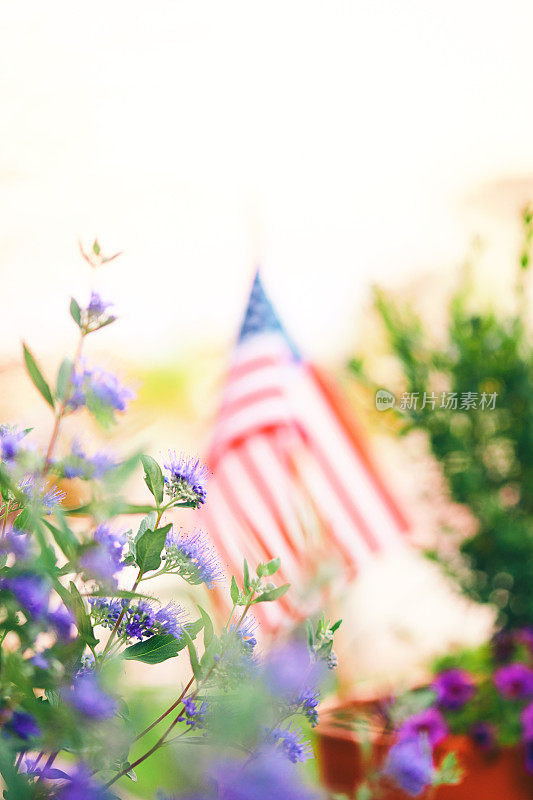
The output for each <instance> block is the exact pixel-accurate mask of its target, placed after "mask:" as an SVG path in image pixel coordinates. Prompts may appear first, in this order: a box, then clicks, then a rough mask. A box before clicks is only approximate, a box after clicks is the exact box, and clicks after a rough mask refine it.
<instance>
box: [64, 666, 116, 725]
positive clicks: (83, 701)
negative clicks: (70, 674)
mask: <svg viewBox="0 0 533 800" xmlns="http://www.w3.org/2000/svg"><path fill="white" fill-rule="evenodd" d="M64 697H65V700H66V701H67V702H68V703H69V704H70V705H71V706H72V707H73V708H75V709H76V710H77V711H79V712H80V714H83V715H84V716H85V717H90V718H91V719H95V720H99V719H109V718H110V717H112V716H113V715H114V714H115V711H116V709H117V704H116V702H115V700H114V699H113V698H112V697H110V696H109V695H108V694H107V693H106V692H104V690H103V689H102V688H101V687H100V684H99V683H98V679H97V677H96V675H95V673H94V672H89V671H83V672H81V673H78V674H77V675H76V676H75V677H74V679H73V681H72V685H71V686H70V687H69V689H68V690H66V691H65V692H64Z"/></svg>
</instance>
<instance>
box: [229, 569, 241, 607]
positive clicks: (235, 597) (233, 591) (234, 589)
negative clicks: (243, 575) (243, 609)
mask: <svg viewBox="0 0 533 800" xmlns="http://www.w3.org/2000/svg"><path fill="white" fill-rule="evenodd" d="M230 595H231V599H232V601H233V603H234V604H235V605H237V603H238V602H239V597H240V596H241V593H240V591H239V587H238V585H237V581H236V580H235V575H232V576H231V587H230Z"/></svg>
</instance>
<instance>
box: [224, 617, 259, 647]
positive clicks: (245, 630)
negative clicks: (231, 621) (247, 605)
mask: <svg viewBox="0 0 533 800" xmlns="http://www.w3.org/2000/svg"><path fill="white" fill-rule="evenodd" d="M230 630H231V631H232V632H235V634H236V635H237V637H238V639H239V641H240V642H241V644H242V645H243V647H244V648H245V649H246V651H247V652H248V654H249V655H252V654H253V651H254V648H255V647H256V645H257V637H256V633H257V620H255V619H254V618H253V617H251V616H247V617H246V619H244V620H243V622H242V623H241V624H240V625H239V627H237V626H236V624H235V625H232V627H231V628H230Z"/></svg>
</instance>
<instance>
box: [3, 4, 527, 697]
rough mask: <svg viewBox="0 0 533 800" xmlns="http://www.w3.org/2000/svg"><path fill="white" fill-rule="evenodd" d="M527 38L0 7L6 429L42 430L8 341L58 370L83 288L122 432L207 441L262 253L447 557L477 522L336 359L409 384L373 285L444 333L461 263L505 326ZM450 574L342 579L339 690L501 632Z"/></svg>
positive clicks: (520, 32) (509, 13)
mask: <svg viewBox="0 0 533 800" xmlns="http://www.w3.org/2000/svg"><path fill="white" fill-rule="evenodd" d="M532 25H533V8H532V6H531V4H530V3H527V2H525V0H524V2H518V1H517V0H511V2H509V3H507V4H506V8H505V14H503V13H502V8H501V7H499V6H497V5H490V4H487V3H482V2H478V0H471V2H469V3H467V4H465V3H464V2H456V1H455V0H452V1H451V2H449V3H447V4H446V8H445V9H444V8H443V7H442V6H437V5H436V4H431V3H427V2H422V1H421V2H401V3H398V2H389V1H388V0H387V1H385V2H379V3H375V2H373V3H371V2H353V1H352V2H342V1H341V0H339V2H335V3H322V2H314V0H306V2H303V1H302V2H300V0H294V1H293V2H275V1H274V2H269V3H268V4H266V3H257V2H250V1H249V0H246V1H243V2H232V1H230V2H225V3H219V2H214V0H213V1H212V2H188V1H187V2H180V1H179V0H158V2H157V3H156V4H146V3H140V2H133V3H132V2H128V3H126V2H122V0H117V1H116V2H114V3H112V4H110V3H104V2H100V0H95V2H93V3H91V4H90V5H87V6H83V7H82V6H80V5H79V4H73V3H69V2H66V0H65V2H62V1H61V2H60V1H59V0H51V2H48V3H46V4H42V3H37V2H19V3H17V4H10V5H5V6H4V7H3V9H2V11H1V30H2V47H1V48H0V64H1V69H2V75H3V80H2V82H1V86H0V100H1V102H0V108H1V112H0V114H1V116H2V125H1V132H0V136H1V147H0V215H1V219H2V226H1V229H0V287H1V289H0V296H1V312H0V421H6V422H10V423H16V424H19V425H22V426H35V427H36V428H38V429H40V430H41V432H42V433H41V434H39V433H36V434H35V436H36V440H38V437H39V435H42V436H43V439H44V438H46V437H47V436H48V428H47V425H49V424H50V420H49V419H48V418H47V417H46V409H44V408H42V407H41V406H42V404H41V403H40V401H39V398H38V397H37V395H36V394H35V393H34V392H33V390H32V388H31V387H30V385H29V383H28V380H27V378H26V376H25V374H24V371H23V368H22V364H21V347H20V340H21V339H24V340H25V341H27V342H28V344H29V345H30V346H31V347H32V350H33V352H34V353H35V354H36V355H37V356H38V358H39V361H40V363H41V364H42V365H43V368H44V369H45V371H48V370H49V371H50V373H51V372H52V370H55V369H56V368H57V365H58V363H59V361H60V359H61V357H62V355H63V353H64V352H68V351H71V350H72V349H73V347H74V346H75V330H74V326H73V325H72V321H71V320H70V319H69V316H68V303H69V298H70V296H71V295H74V296H76V297H78V298H79V299H80V300H83V299H84V298H88V295H89V292H90V290H91V289H92V288H96V289H98V290H99V291H100V292H101V293H102V295H103V296H105V297H106V298H109V299H113V300H114V302H115V311H116V313H117V314H118V315H119V316H120V323H119V324H117V325H113V326H111V327H110V329H109V330H108V331H106V332H105V334H104V335H103V336H102V337H101V338H98V337H96V339H97V342H96V344H95V345H94V344H92V343H91V346H92V347H96V349H95V350H93V351H92V352H91V353H90V355H91V357H94V358H95V359H96V358H97V359H98V360H99V361H100V362H103V363H104V365H106V366H107V367H109V368H112V369H114V370H115V371H117V372H118V373H119V374H120V375H121V377H122V378H124V380H126V382H129V383H130V384H133V385H135V386H136V388H137V394H138V397H137V400H136V402H135V403H134V405H133V406H132V412H131V413H130V414H129V417H128V419H127V420H126V421H125V422H124V423H123V424H121V425H120V426H119V428H118V433H117V434H116V435H115V436H114V441H115V442H117V441H118V447H119V448H122V449H123V450H124V451H126V450H130V449H134V448H135V447H142V446H143V445H146V443H148V442H149V443H150V447H151V448H152V449H153V450H154V452H157V451H158V449H159V448H165V447H167V448H168V447H169V446H170V447H176V448H178V449H180V450H181V449H183V450H185V451H188V452H192V453H198V454H200V455H201V454H203V453H204V452H205V448H206V446H207V443H208V442H209V439H210V433H211V431H212V426H213V420H214V415H215V413H216V409H217V407H218V403H219V397H220V389H221V387H222V385H223V381H224V376H225V373H226V369H227V365H228V359H229V355H230V352H231V349H232V347H233V344H234V341H235V337H236V334H237V331H238V327H239V324H240V320H241V317H242V314H243V311H244V308H245V304H246V301H247V296H248V293H249V290H250V286H251V282H252V279H253V275H254V271H255V268H256V266H257V265H258V264H261V268H262V276H263V281H264V284H265V286H266V288H267V290H268V292H269V294H270V296H271V298H272V300H273V301H274V303H275V306H276V308H277V310H278V312H279V314H280V316H281V318H282V319H283V321H284V323H285V325H286V327H287V329H288V330H289V331H290V333H291V335H292V337H293V338H294V340H295V341H296V342H297V343H298V346H299V347H300V349H301V350H302V352H303V353H304V354H305V356H306V357H307V358H308V359H309V360H311V361H313V362H314V363H318V364H320V365H322V366H324V367H326V368H327V370H328V371H329V372H330V373H332V374H333V375H335V377H336V379H337V380H338V382H339V383H340V384H341V385H342V386H343V389H344V391H345V392H346V393H347V395H348V397H349V399H350V401H351V403H352V406H353V409H354V411H355V413H356V414H358V416H359V418H360V420H361V421H362V422H363V424H364V427H365V428H366V430H367V433H368V435H369V437H370V438H371V441H372V447H373V450H374V453H375V456H376V458H377V460H378V462H379V463H380V465H381V469H382V472H383V474H384V475H385V477H386V480H387V482H388V483H389V485H390V486H391V488H392V489H393V490H394V492H395V494H396V496H397V497H399V498H400V499H401V502H402V504H403V506H404V507H405V508H407V509H408V510H409V516H410V519H411V522H412V523H413V528H414V530H415V534H416V535H415V540H417V541H420V542H422V543H424V544H427V542H428V541H432V542H433V541H434V539H435V537H438V536H440V531H441V521H442V520H441V517H442V514H444V515H448V517H449V515H450V514H451V513H452V511H453V512H454V513H456V514H459V515H460V514H464V515H466V516H464V517H459V519H460V522H459V523H458V524H459V526H461V525H463V526H464V530H469V529H471V528H469V527H468V526H469V525H470V526H471V520H470V519H469V518H468V515H467V514H466V512H465V510H464V508H463V509H462V508H458V507H456V506H454V507H453V509H452V508H451V506H450V504H451V499H450V498H449V497H448V495H447V494H446V491H445V489H444V488H443V487H442V485H441V484H439V480H440V477H439V471H438V469H436V468H435V466H434V464H433V462H432V461H431V460H430V459H429V456H428V454H427V447H426V446H425V444H424V441H422V440H421V439H420V438H418V439H417V438H416V437H415V439H414V440H413V439H410V440H409V441H407V440H400V439H398V438H397V437H395V436H391V433H394V432H395V431H394V429H393V428H394V426H392V429H391V426H390V425H388V424H384V423H383V419H382V417H380V415H379V414H378V413H377V412H376V411H375V408H373V395H371V394H369V393H368V392H367V391H365V390H363V389H361V386H360V385H359V383H358V382H357V381H356V380H355V379H354V377H353V372H350V371H349V370H348V369H347V364H348V361H349V359H350V358H351V357H352V356H354V354H356V353H359V352H364V353H365V354H366V355H367V357H368V358H370V361H374V362H375V363H374V366H376V368H377V373H376V374H377V377H378V378H379V379H380V382H381V383H382V385H384V386H389V385H390V386H392V384H394V386H392V388H393V389H394V390H395V389H396V382H397V381H396V377H397V375H396V373H394V371H393V368H392V366H391V362H390V361H389V360H388V359H387V358H381V356H383V352H382V351H383V348H384V345H383V331H382V329H381V328H380V327H379V324H378V320H377V318H376V315H375V313H374V312H373V311H372V299H371V287H372V285H374V284H376V283H377V284H379V285H381V286H383V287H385V288H386V289H387V290H389V291H392V293H393V294H394V295H396V296H402V297H403V296H407V297H409V298H410V299H412V300H414V301H415V302H416V304H417V307H418V308H419V309H420V311H421V313H422V314H423V315H425V317H426V319H427V320H428V322H429V330H430V331H431V333H432V334H435V335H436V336H437V337H438V335H439V333H443V332H444V330H445V328H446V308H447V301H448V299H449V297H450V295H451V293H452V291H453V289H454V288H455V287H456V286H457V283H458V280H459V274H460V270H461V269H462V268H463V266H464V264H465V262H468V263H469V264H470V268H471V269H472V270H473V273H474V275H475V278H476V280H475V292H474V294H475V297H476V298H477V301H478V302H480V303H481V304H482V305H483V304H484V305H487V304H489V305H490V304H494V305H495V307H497V308H498V309H501V310H502V312H504V313H505V312H508V311H511V312H512V308H513V305H512V304H513V294H512V291H513V287H514V283H515V264H516V263H517V259H518V256H519V253H520V251H521V248H522V241H523V231H522V228H521V222H520V211H521V209H523V207H524V206H525V205H526V203H527V202H529V201H530V200H531V199H532V198H533V150H532V147H531V142H532V141H533V116H532V114H531V103H530V100H529V95H530V78H531V68H532V55H531V30H532ZM95 237H98V240H99V241H100V243H101V246H102V249H103V251H104V252H105V253H106V254H113V253H115V252H117V251H121V252H122V255H121V256H120V258H117V259H116V260H113V261H112V262H111V263H110V264H109V265H107V266H106V267H105V268H102V269H99V270H96V271H91V270H90V269H89V268H88V267H87V265H86V264H85V262H84V261H83V259H82V258H80V255H79V249H78V248H79V242H80V241H81V243H82V245H83V246H84V247H85V248H90V246H91V244H92V242H93V240H94V238H95ZM98 348H100V349H98ZM389 379H390V381H389ZM378 418H379V419H378ZM87 427H88V431H89V430H90V433H91V435H96V434H95V431H96V429H93V428H91V423H90V422H89V420H87ZM71 433H74V431H71ZM98 435H99V436H100V437H101V438H102V440H103V442H104V443H105V442H106V436H105V434H100V433H99V434H98ZM114 446H116V445H114ZM432 469H433V472H432ZM439 486H440V487H441V488H440V490H438V487H439ZM436 487H437V488H436ZM436 497H437V498H438V501H437V500H436ZM439 515H440V516H439ZM416 537H418V539H417V538H416ZM436 569H437V568H436V567H434V566H433V565H430V564H428V563H427V562H426V561H424V559H423V558H422V556H421V555H420V556H419V555H416V553H415V551H413V552H408V553H405V554H403V555H402V556H398V555H397V556H395V557H394V558H393V559H390V558H389V559H381V560H379V559H378V563H377V564H375V565H373V566H372V567H371V568H370V569H369V570H368V571H367V572H366V573H364V574H362V575H361V577H360V578H359V580H358V581H356V582H354V584H353V586H352V587H351V588H350V590H349V591H347V592H346V594H345V597H344V599H343V604H344V609H343V613H344V616H346V615H347V618H348V625H345V628H344V633H343V636H342V638H341V642H340V645H339V656H340V661H341V676H342V677H341V683H342V684H343V686H344V687H345V690H346V691H347V692H348V691H351V690H353V687H354V685H355V684H356V683H357V682H364V681H365V680H366V681H370V682H374V683H375V682H383V681H385V683H388V682H392V681H397V680H405V681H408V682H413V680H414V675H415V674H418V673H416V670H420V674H421V675H423V674H424V664H425V663H426V662H427V658H428V657H429V656H430V655H432V654H435V653H437V652H439V651H441V650H445V649H446V647H448V646H450V645H457V644H461V643H465V642H467V643H475V642H477V641H482V640H483V639H484V638H486V636H487V635H488V632H489V631H490V630H491V627H492V624H493V621H494V618H495V612H494V610H493V609H492V608H490V607H488V606H484V607H475V606H473V605H471V603H470V602H467V601H466V600H465V599H464V598H459V596H458V594H457V593H455V592H454V590H453V589H452V588H451V587H450V586H449V585H448V583H447V582H446V580H445V578H444V577H443V576H442V574H441V572H440V571H439V572H437V571H436ZM421 596H423V597H424V598H425V602H424V603H423V604H421V603H420V597H421ZM459 623H460V624H459ZM152 676H153V673H152ZM139 679H141V675H139Z"/></svg>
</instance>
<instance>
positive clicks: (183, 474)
mask: <svg viewBox="0 0 533 800" xmlns="http://www.w3.org/2000/svg"><path fill="white" fill-rule="evenodd" d="M163 466H164V467H165V469H166V470H168V472H169V475H168V476H167V475H165V487H166V491H167V494H168V496H169V497H170V498H172V499H173V500H176V501H177V502H178V503H182V504H184V505H189V506H191V507H192V508H198V507H199V506H201V505H202V504H203V503H205V498H206V494H207V491H206V481H207V478H208V476H209V471H208V469H207V467H206V466H205V465H204V464H202V463H201V462H200V461H199V460H198V459H196V460H195V459H193V458H185V457H184V456H178V455H177V454H176V453H175V452H169V454H168V460H167V463H166V464H164V465H163Z"/></svg>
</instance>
